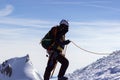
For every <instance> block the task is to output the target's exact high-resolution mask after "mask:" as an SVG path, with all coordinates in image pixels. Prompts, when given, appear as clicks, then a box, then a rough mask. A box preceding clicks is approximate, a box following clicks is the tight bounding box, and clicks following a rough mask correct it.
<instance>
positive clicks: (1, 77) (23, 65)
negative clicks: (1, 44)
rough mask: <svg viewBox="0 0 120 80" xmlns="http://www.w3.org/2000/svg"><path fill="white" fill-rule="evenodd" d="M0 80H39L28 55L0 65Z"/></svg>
mask: <svg viewBox="0 0 120 80" xmlns="http://www.w3.org/2000/svg"><path fill="white" fill-rule="evenodd" d="M0 80H41V77H40V75H39V74H38V73H37V71H36V70H35V69H34V67H33V65H32V63H31V61H30V58H29V55H26V56H24V57H16V58H11V59H8V60H6V61H4V62H3V63H2V64H1V65H0Z"/></svg>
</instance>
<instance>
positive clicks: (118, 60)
mask: <svg viewBox="0 0 120 80" xmlns="http://www.w3.org/2000/svg"><path fill="white" fill-rule="evenodd" d="M67 76H68V77H69V80H120V51H115V52H113V53H112V54H110V55H109V56H107V57H103V58H101V59H98V60H97V61H96V62H94V63H92V64H90V65H88V66H86V67H85V68H82V69H79V70H76V71H74V72H73V73H71V74H68V75H67Z"/></svg>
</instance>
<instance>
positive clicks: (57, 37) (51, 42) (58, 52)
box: [41, 19, 70, 80]
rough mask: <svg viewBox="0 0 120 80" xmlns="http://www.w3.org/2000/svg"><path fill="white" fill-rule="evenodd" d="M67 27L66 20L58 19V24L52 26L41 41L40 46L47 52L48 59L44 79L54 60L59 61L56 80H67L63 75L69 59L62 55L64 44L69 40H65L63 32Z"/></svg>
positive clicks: (45, 79)
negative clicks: (59, 66) (59, 65)
mask: <svg viewBox="0 0 120 80" xmlns="http://www.w3.org/2000/svg"><path fill="white" fill-rule="evenodd" d="M68 29H69V23H68V21H67V20H64V19H63V20H61V21H60V23H59V25H57V26H54V27H52V28H51V30H50V31H49V32H48V33H47V34H46V35H45V37H44V38H43V39H42V41H41V44H42V46H43V47H44V48H45V49H46V50H47V53H48V54H49V60H48V63H47V67H46V69H45V73H44V80H49V78H50V74H51V71H52V70H53V68H54V66H55V64H56V61H58V62H60V63H61V68H60V71H59V74H58V80H68V78H67V77H65V76H64V75H65V72H66V70H67V68H68V65H69V61H68V60H67V59H66V58H65V56H64V55H62V51H63V49H64V46H65V45H68V44H69V43H70V40H65V34H66V33H67V32H68Z"/></svg>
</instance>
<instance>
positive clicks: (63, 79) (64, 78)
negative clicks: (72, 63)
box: [58, 77, 68, 80]
mask: <svg viewBox="0 0 120 80" xmlns="http://www.w3.org/2000/svg"><path fill="white" fill-rule="evenodd" d="M58 80H68V78H67V77H58Z"/></svg>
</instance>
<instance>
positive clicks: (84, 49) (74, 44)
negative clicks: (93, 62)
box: [71, 41, 110, 55]
mask: <svg viewBox="0 0 120 80" xmlns="http://www.w3.org/2000/svg"><path fill="white" fill-rule="evenodd" d="M71 42H72V43H73V44H74V45H75V46H76V47H78V48H79V49H81V50H83V51H85V52H88V53H92V54H97V55H108V54H110V53H97V52H93V51H89V50H86V49H83V48H81V47H80V46H78V45H77V44H76V43H74V42H73V41H71Z"/></svg>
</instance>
